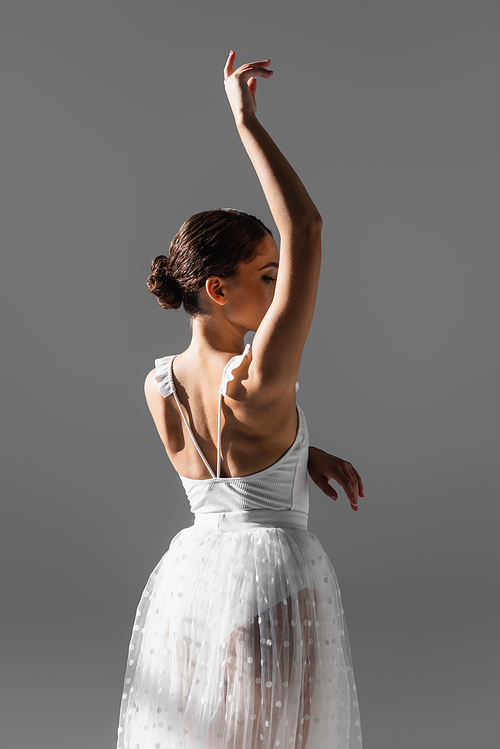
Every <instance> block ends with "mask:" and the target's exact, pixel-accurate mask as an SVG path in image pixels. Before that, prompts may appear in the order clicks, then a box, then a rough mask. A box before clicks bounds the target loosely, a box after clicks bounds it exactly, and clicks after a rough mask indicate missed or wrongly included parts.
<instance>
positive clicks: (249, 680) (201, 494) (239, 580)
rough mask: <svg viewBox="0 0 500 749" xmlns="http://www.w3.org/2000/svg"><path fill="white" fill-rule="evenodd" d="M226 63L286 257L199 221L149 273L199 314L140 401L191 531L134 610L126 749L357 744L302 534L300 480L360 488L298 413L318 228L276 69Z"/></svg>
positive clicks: (329, 609)
mask: <svg viewBox="0 0 500 749" xmlns="http://www.w3.org/2000/svg"><path fill="white" fill-rule="evenodd" d="M234 60H235V53H234V52H233V51H231V53H230V54H229V57H228V60H227V63H226V66H225V69H224V78H225V87H226V93H227V96H228V99H229V103H230V105H231V109H232V112H233V114H234V118H235V122H236V127H237V129H238V133H239V135H240V137H241V140H242V142H243V145H244V147H245V149H246V151H247V153H248V155H249V157H250V160H251V161H252V164H253V166H254V168H255V170H256V172H257V175H258V177H259V180H260V183H261V185H262V188H263V190H264V193H265V196H266V199H267V201H268V203H269V207H270V209H271V212H272V215H273V218H274V220H275V222H276V226H277V227H278V231H279V234H280V251H278V247H277V244H276V242H275V240H274V239H273V237H272V235H271V232H270V231H269V230H268V229H267V228H266V227H265V226H264V224H262V223H261V222H260V221H259V220H258V219H256V218H255V217H253V216H249V215H248V214H244V213H241V212H238V211H233V210H216V211H205V212H203V213H200V214H196V215H195V216H193V217H191V218H190V219H188V221H186V222H185V223H184V224H183V225H182V227H181V228H180V229H179V231H178V233H177V235H176V236H175V237H174V239H173V240H172V243H171V246H170V251H169V256H168V258H167V257H165V256H163V255H161V256H159V257H157V258H155V260H154V261H153V263H152V273H151V275H150V276H149V279H148V286H149V290H150V291H151V292H152V293H153V294H155V295H156V296H157V299H158V302H159V303H160V305H161V306H162V307H164V308H167V309H168V308H178V307H179V306H180V305H181V303H183V304H184V306H185V308H186V310H187V311H188V312H189V313H190V314H191V315H192V340H191V343H190V345H189V347H188V348H187V349H186V351H184V352H183V353H182V354H179V355H177V356H165V357H163V358H161V359H157V360H156V362H155V364H156V367H155V369H153V370H152V371H151V372H150V373H149V375H148V376H147V378H146V382H145V393H146V399H147V402H148V406H149V408H150V411H151V414H152V416H153V419H154V421H155V424H156V427H157V429H158V432H159V435H160V437H161V439H162V441H163V443H164V445H165V449H166V451H167V454H168V456H169V458H170V460H171V461H172V464H173V466H174V468H175V469H176V470H177V472H178V473H179V476H180V479H181V481H182V483H183V485H184V488H185V490H186V493H187V496H188V499H189V502H190V505H191V509H192V511H193V512H194V514H195V521H194V524H193V525H192V526H190V527H189V528H185V529H183V530H181V531H180V532H179V533H178V534H177V535H176V536H175V537H174V538H173V540H172V541H171V544H170V547H169V549H168V551H167V552H166V554H165V555H164V557H163V558H162V559H161V561H160V562H159V564H158V565H157V567H156V569H155V570H154V571H153V573H152V575H151V577H150V579H149V581H148V583H147V585H146V588H145V590H144V593H143V596H142V598H141V601H140V604H139V607H138V610H137V617H136V621H135V624H134V629H133V633H132V638H131V643H130V656H129V661H128V665H127V671H126V675H125V689H124V694H123V702H122V710H121V716H120V725H119V729H118V747H119V749H153V747H154V748H155V749H170V748H171V747H172V748H173V747H185V748H187V747H193V748H195V747H196V748H197V749H207V748H209V749H216V748H217V747H233V749H254V748H255V747H262V749H271V747H276V746H281V747H287V749H288V748H292V749H299V748H302V749H320V747H328V748H330V747H331V748H332V749H333V747H335V749H339V747H340V748H341V749H342V748H343V749H346V748H347V747H354V746H355V747H361V732H360V728H359V710H358V702H357V699H356V686H355V683H354V678H353V671H352V664H351V657H350V650H349V643H348V637H347V630H346V628H345V622H344V617H343V613H344V611H343V608H342V605H341V599H340V592H339V589H338V584H337V580H336V577H335V572H334V570H333V567H332V564H331V562H330V560H329V559H328V557H327V556H326V554H325V552H324V550H323V548H322V546H321V544H320V542H319V540H318V539H317V538H316V536H314V535H313V534H311V533H309V531H308V530H307V514H308V509H309V499H308V493H307V470H308V468H309V473H310V475H311V477H312V479H313V480H314V481H315V483H316V484H318V486H320V487H321V488H322V490H323V491H324V492H325V493H326V494H327V495H328V496H331V497H333V499H336V498H337V496H338V495H337V493H336V491H335V490H334V489H332V487H331V486H330V485H329V483H328V481H329V479H331V478H334V479H336V480H337V481H338V482H339V483H340V484H341V486H343V488H344V489H345V491H346V494H347V495H348V497H349V499H350V501H351V505H352V507H353V509H354V510H356V511H357V509H358V507H357V499H358V496H361V497H362V496H363V485H362V481H361V478H360V476H359V474H358V473H357V471H356V470H355V469H354V468H353V467H352V465H351V464H350V463H348V462H346V461H343V460H341V459H340V458H336V457H334V456H332V455H329V454H328V453H325V452H323V451H321V450H318V449H316V448H309V445H308V434H307V426H306V422H305V418H304V414H303V413H302V411H301V409H300V407H298V406H297V404H296V381H297V375H298V371H299V365H300V360H301V356H302V351H303V348H304V344H305V342H306V338H307V334H308V332H309V327H310V325H311V320H312V316H313V311H314V304H315V300H316V292H317V285H318V278H319V272H320V255H321V227H322V221H321V217H320V215H319V213H318V211H317V209H316V207H315V205H314V204H313V202H312V200H311V198H310V197H309V195H308V194H307V192H306V190H305V188H304V186H303V185H302V183H301V181H300V179H299V178H298V176H297V175H296V174H295V172H294V171H293V169H292V167H291V166H290V164H289V163H288V162H287V161H286V159H285V158H284V156H283V155H282V154H281V152H280V151H279V149H278V148H277V146H276V145H275V144H274V142H273V141H272V140H271V138H270V136H269V135H268V134H267V132H266V131H265V129H264V128H263V127H262V125H261V124H260V122H259V121H258V120H257V117H256V103H255V93H256V84H257V77H259V76H260V77H262V78H269V77H270V76H271V75H272V71H271V70H269V64H270V60H263V61H260V62H254V63H250V64H247V65H243V66H241V67H240V68H238V69H237V70H236V71H234V69H233V68H234ZM249 331H255V336H254V339H253V344H252V347H251V348H250V346H249V345H247V346H245V345H244V336H245V334H246V333H247V332H249ZM170 396H172V397H170Z"/></svg>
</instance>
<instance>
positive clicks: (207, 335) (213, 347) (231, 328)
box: [188, 315, 248, 357]
mask: <svg viewBox="0 0 500 749" xmlns="http://www.w3.org/2000/svg"><path fill="white" fill-rule="evenodd" d="M191 326H192V331H193V335H192V338H191V343H190V345H189V348H188V351H189V352H191V353H193V354H196V355H197V356H198V357H199V356H200V355H203V354H212V355H213V354H214V353H220V354H231V355H235V354H241V353H242V352H243V349H244V348H245V340H244V339H245V333H247V332H248V331H247V330H244V329H243V328H241V327H240V326H235V325H232V324H231V323H229V322H228V321H227V320H226V319H225V318H223V319H222V320H214V318H213V317H212V316H209V315H206V316H205V315H197V316H196V317H194V318H193V320H192V323H191Z"/></svg>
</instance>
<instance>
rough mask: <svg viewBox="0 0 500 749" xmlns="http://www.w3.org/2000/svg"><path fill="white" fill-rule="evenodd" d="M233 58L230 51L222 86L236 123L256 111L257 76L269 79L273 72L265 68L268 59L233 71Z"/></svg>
mask: <svg viewBox="0 0 500 749" xmlns="http://www.w3.org/2000/svg"><path fill="white" fill-rule="evenodd" d="M235 57H236V53H235V52H234V50H231V52H230V53H229V57H228V58H227V62H226V64H225V66H224V85H225V88H226V94H227V98H228V99H229V104H230V105H231V109H232V111H233V115H234V118H235V120H236V121H237V122H238V121H241V120H243V119H244V117H245V115H248V114H255V112H256V110H257V103H256V101H255V92H256V90H257V76H260V77H261V78H270V77H271V76H272V74H273V71H272V70H269V69H268V67H267V66H268V65H269V64H270V63H271V60H270V59H268V60H260V62H249V63H247V64H246V65H241V66H240V67H239V68H237V70H234V60H235Z"/></svg>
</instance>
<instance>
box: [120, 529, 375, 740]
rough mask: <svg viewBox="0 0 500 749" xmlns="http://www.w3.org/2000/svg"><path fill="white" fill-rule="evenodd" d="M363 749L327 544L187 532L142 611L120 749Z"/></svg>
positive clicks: (163, 563) (284, 532)
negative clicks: (324, 546)
mask: <svg viewBox="0 0 500 749" xmlns="http://www.w3.org/2000/svg"><path fill="white" fill-rule="evenodd" d="M278 595H279V599H278ZM361 746H362V741H361V728H360V716H359V706H358V699H357V694H356V685H355V682H354V674H353V670H352V662H351V652H350V648H349V641H348V636H347V628H346V624H345V620H344V609H343V608H342V603H341V597H340V591H339V587H338V583H337V578H336V575H335V572H334V569H333V566H332V564H331V562H330V560H329V558H328V557H327V555H326V554H325V551H324V549H323V548H322V546H321V544H320V542H319V540H318V539H317V537H316V536H314V535H313V534H311V533H310V532H309V531H308V530H304V529H299V528H267V527H262V528H258V529H255V528H254V529H252V530H244V531H219V530H208V531H207V530H206V529H200V528H197V527H195V526H191V527H189V528H184V529H183V530H181V531H180V532H179V533H178V534H177V535H176V536H175V537H174V538H173V539H172V542H171V543H170V547H169V549H168V551H167V552H166V553H165V555H164V556H163V558H162V559H161V560H160V562H159V563H158V565H157V566H156V568H155V570H154V571H153V573H152V574H151V576H150V578H149V580H148V582H147V584H146V588H145V590H144V592H143V594H142V597H141V600H140V602H139V606H138V609H137V615H136V618H135V622H134V625H133V630H132V636H131V640H130V645H129V653H128V661H127V666H126V673H125V683H124V689H123V695H122V701H121V709H120V718H119V727H118V740H117V749H174V747H175V748H176V749H177V748H178V747H179V748H182V749H227V748H229V747H231V749H255V747H259V748H261V749H274V748H275V747H280V749H322V748H325V749H348V748H349V749H353V747H354V748H358V747H359V749H361Z"/></svg>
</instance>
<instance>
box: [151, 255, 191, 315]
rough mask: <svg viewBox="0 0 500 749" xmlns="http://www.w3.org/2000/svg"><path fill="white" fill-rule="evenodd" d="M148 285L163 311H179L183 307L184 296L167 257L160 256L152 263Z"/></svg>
mask: <svg viewBox="0 0 500 749" xmlns="http://www.w3.org/2000/svg"><path fill="white" fill-rule="evenodd" d="M147 285H148V289H149V292H150V293H151V294H154V295H155V297H156V298H157V301H158V304H159V305H160V307H162V308H163V309H178V308H179V307H180V306H181V304H182V301H183V298H184V294H183V291H182V288H181V286H180V285H179V283H178V282H177V281H176V280H175V278H174V277H173V276H172V274H171V272H170V260H169V258H168V257H167V256H166V255H158V256H157V257H155V259H154V260H153V262H152V263H151V275H150V276H148V280H147Z"/></svg>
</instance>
